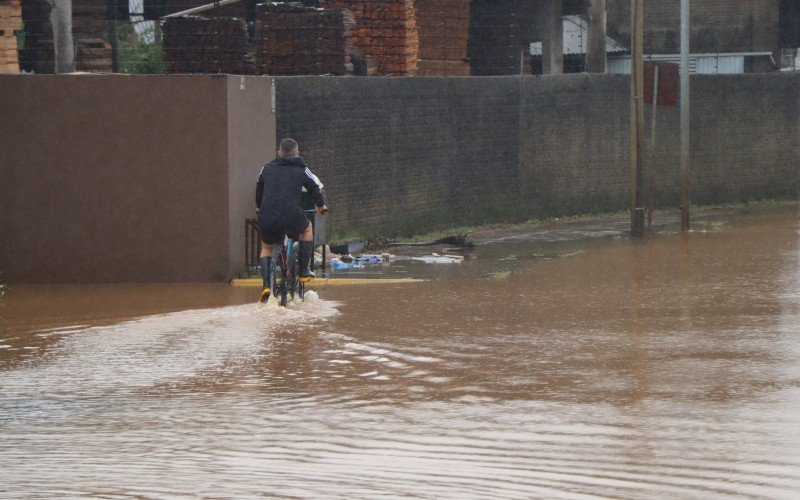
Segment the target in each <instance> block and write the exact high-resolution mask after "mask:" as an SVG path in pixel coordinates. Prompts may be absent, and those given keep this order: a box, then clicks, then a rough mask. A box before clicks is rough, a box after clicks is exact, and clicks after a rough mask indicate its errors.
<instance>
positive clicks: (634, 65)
mask: <svg viewBox="0 0 800 500" xmlns="http://www.w3.org/2000/svg"><path fill="white" fill-rule="evenodd" d="M644 147H645V143H644V0H631V236H633V237H634V238H641V237H643V236H644V195H643V191H644Z"/></svg>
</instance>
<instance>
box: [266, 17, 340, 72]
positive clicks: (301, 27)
mask: <svg viewBox="0 0 800 500" xmlns="http://www.w3.org/2000/svg"><path fill="white" fill-rule="evenodd" d="M354 28H355V21H354V19H353V15H352V14H351V13H350V12H349V11H346V10H339V9H333V10H323V9H316V8H313V7H303V6H302V5H299V4H287V3H275V2H268V3H264V4H260V5H258V6H257V7H256V21H255V30H254V35H255V60H256V71H257V73H258V74H264V75H327V74H330V75H348V74H351V73H353V52H354V50H353V40H352V31H353V29H354Z"/></svg>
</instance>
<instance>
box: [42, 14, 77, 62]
mask: <svg viewBox="0 0 800 500" xmlns="http://www.w3.org/2000/svg"><path fill="white" fill-rule="evenodd" d="M48 3H49V4H50V24H51V25H52V26H53V48H54V50H55V68H54V70H55V72H56V73H73V72H74V71H75V44H74V42H73V41H72V0H48Z"/></svg>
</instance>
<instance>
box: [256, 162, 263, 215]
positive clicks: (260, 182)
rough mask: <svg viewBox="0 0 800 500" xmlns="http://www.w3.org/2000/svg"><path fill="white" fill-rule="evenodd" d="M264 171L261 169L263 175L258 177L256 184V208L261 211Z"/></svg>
mask: <svg viewBox="0 0 800 500" xmlns="http://www.w3.org/2000/svg"><path fill="white" fill-rule="evenodd" d="M263 173H264V169H263V168H262V169H261V174H259V175H258V182H257V183H256V208H258V209H261V198H262V197H263V196H264V177H263V175H262V174H263Z"/></svg>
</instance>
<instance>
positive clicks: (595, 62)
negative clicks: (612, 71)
mask: <svg viewBox="0 0 800 500" xmlns="http://www.w3.org/2000/svg"><path fill="white" fill-rule="evenodd" d="M606 17H607V16H606V0H589V41H588V44H587V47H586V66H585V68H586V72H587V73H605V72H606Z"/></svg>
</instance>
